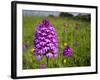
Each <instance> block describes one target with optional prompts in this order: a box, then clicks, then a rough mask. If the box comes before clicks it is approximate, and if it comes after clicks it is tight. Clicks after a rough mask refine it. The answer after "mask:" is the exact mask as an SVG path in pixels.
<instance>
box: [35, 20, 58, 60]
mask: <svg viewBox="0 0 100 80" xmlns="http://www.w3.org/2000/svg"><path fill="white" fill-rule="evenodd" d="M34 48H35V52H36V55H37V58H38V59H41V57H42V56H43V55H45V56H46V57H48V58H51V57H57V52H58V40H57V34H56V31H55V28H54V27H53V25H51V23H50V21H49V20H48V19H43V21H42V22H41V23H39V24H38V25H37V27H36V29H35V38H34Z"/></svg>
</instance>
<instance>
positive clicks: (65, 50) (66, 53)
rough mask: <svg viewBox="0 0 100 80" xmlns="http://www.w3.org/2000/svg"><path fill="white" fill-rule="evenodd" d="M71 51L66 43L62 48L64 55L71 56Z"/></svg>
mask: <svg viewBox="0 0 100 80" xmlns="http://www.w3.org/2000/svg"><path fill="white" fill-rule="evenodd" d="M72 53H73V51H72V48H71V47H70V46H69V45H67V46H66V47H65V48H64V50H63V55H64V56H67V57H70V56H72Z"/></svg>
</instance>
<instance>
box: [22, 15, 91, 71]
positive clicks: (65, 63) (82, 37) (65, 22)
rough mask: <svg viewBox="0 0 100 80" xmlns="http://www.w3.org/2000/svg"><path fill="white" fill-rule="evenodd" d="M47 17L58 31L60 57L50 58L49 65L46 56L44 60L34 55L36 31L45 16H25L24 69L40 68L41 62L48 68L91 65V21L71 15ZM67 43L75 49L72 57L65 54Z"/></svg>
mask: <svg viewBox="0 0 100 80" xmlns="http://www.w3.org/2000/svg"><path fill="white" fill-rule="evenodd" d="M47 18H48V19H49V20H50V23H51V24H52V25H53V26H54V28H55V30H56V32H57V37H58V42H59V51H58V57H57V58H50V59H49V61H48V65H47V59H46V57H45V56H44V57H43V59H42V60H37V59H36V56H34V55H32V49H33V48H34V45H33V40H34V31H35V28H36V27H37V25H38V23H39V22H41V21H42V19H43V18H42V17H40V16H23V46H25V45H26V48H25V49H24V50H23V69H38V68H40V65H41V64H43V65H45V67H46V68H58V67H79V66H90V65H91V64H90V59H91V57H90V32H91V31H90V29H91V28H90V22H87V21H83V20H81V19H78V20H75V19H74V18H70V17H68V18H67V17H54V16H49V17H47ZM65 44H68V45H70V47H71V48H72V50H73V54H72V56H71V57H65V56H63V48H64V45H65Z"/></svg>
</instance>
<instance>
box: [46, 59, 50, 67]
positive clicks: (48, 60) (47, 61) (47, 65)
mask: <svg viewBox="0 0 100 80" xmlns="http://www.w3.org/2000/svg"><path fill="white" fill-rule="evenodd" d="M46 58H47V67H48V64H49V59H48V57H46Z"/></svg>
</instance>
